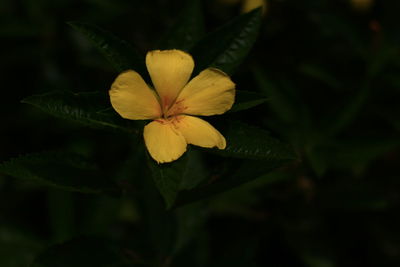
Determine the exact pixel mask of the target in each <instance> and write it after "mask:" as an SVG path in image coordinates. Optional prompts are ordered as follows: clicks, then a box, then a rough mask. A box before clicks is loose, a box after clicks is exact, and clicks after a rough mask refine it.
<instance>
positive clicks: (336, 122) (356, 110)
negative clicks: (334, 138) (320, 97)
mask: <svg viewBox="0 0 400 267" xmlns="http://www.w3.org/2000/svg"><path fill="white" fill-rule="evenodd" d="M370 83H371V81H370V80H366V81H364V82H363V84H362V85H361V86H360V88H359V89H358V92H356V93H355V94H354V95H353V96H351V97H349V99H348V100H347V103H346V104H345V105H344V106H343V107H342V108H341V109H340V110H339V111H338V112H336V113H335V114H333V115H332V116H331V118H327V119H326V120H325V121H326V122H327V123H326V124H325V125H324V127H325V128H326V131H327V133H328V134H330V135H336V134H337V133H339V132H340V131H342V130H343V129H345V128H346V127H347V126H348V125H350V124H351V123H352V122H353V121H354V120H355V119H356V118H357V116H359V115H360V112H361V111H362V108H363V107H364V105H365V104H366V103H367V100H368V97H369V96H370V94H371V90H372V88H371V84H370Z"/></svg>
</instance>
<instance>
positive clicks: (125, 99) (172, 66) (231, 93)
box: [109, 49, 235, 163]
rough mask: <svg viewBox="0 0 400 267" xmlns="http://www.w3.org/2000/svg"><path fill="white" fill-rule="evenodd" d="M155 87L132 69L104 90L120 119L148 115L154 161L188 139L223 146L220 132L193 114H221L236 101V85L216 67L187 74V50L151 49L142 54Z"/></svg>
mask: <svg viewBox="0 0 400 267" xmlns="http://www.w3.org/2000/svg"><path fill="white" fill-rule="evenodd" d="M146 66H147V70H148V72H149V74H150V78H151V81H152V83H153V86H154V89H152V88H150V87H149V85H147V84H146V82H145V81H144V80H143V78H142V77H141V76H140V75H139V74H138V73H137V72H135V71H133V70H128V71H125V72H123V73H121V74H120V75H119V76H118V77H117V78H116V79H115V81H114V83H113V84H112V86H111V89H110V91H109V94H110V100H111V104H112V106H113V108H114V109H115V110H116V111H117V112H118V114H119V115H121V116H122V117H123V118H125V119H130V120H153V121H152V122H150V123H149V124H147V125H146V126H145V127H144V131H143V136H144V141H145V145H146V147H147V150H148V151H149V153H150V155H151V157H152V158H153V159H154V160H156V161H157V162H158V163H165V162H171V161H174V160H176V159H178V158H179V157H180V156H182V154H183V153H185V151H186V149H187V145H188V144H192V145H196V146H201V147H206V148H212V147H217V148H219V149H225V147H226V141H225V138H224V136H222V135H221V133H220V132H219V131H218V130H216V129H215V128H214V127H213V126H212V125H211V124H209V123H208V122H206V121H205V120H203V119H200V118H198V117H195V116H193V115H198V116H211V115H218V114H222V113H225V112H226V111H228V110H229V109H230V108H231V107H232V105H233V103H234V101H235V84H234V83H233V82H232V80H231V79H230V77H229V76H228V75H227V74H225V73H224V72H222V71H221V70H218V69H215V68H207V69H205V70H203V71H202V72H200V73H199V74H198V75H197V76H196V77H194V78H193V79H191V80H190V81H189V79H190V77H191V74H192V71H193V69H194V61H193V59H192V57H191V55H189V54H187V53H185V52H183V51H180V50H175V49H174V50H155V51H150V52H148V53H147V55H146Z"/></svg>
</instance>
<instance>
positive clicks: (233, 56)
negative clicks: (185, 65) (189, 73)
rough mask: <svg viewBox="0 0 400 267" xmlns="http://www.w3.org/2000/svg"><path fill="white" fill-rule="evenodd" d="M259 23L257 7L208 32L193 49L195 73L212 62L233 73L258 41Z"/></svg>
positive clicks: (216, 66)
mask: <svg viewBox="0 0 400 267" xmlns="http://www.w3.org/2000/svg"><path fill="white" fill-rule="evenodd" d="M260 24H261V9H260V8H258V9H256V10H253V11H251V12H249V13H246V14H243V15H241V16H239V17H237V18H235V19H234V20H232V21H231V22H229V23H227V24H225V25H224V26H222V27H221V28H219V29H217V30H215V31H214V32H211V33H210V34H208V35H207V36H206V37H205V38H204V39H202V40H201V41H200V42H198V43H197V44H196V45H195V46H194V47H193V49H192V50H191V53H192V55H193V57H194V59H195V62H196V69H195V71H194V73H197V72H199V71H201V70H203V69H205V68H207V67H210V66H211V67H215V68H218V69H220V70H222V71H224V72H226V73H227V74H232V73H233V72H234V71H235V70H236V68H237V67H238V66H239V65H240V64H241V63H242V62H243V60H244V59H245V57H246V56H247V54H248V53H249V51H250V49H251V47H252V46H253V44H254V42H255V41H256V38H257V35H258V31H259V27H260Z"/></svg>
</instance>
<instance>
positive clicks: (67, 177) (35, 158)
mask: <svg viewBox="0 0 400 267" xmlns="http://www.w3.org/2000/svg"><path fill="white" fill-rule="evenodd" d="M0 172H1V173H4V174H7V175H10V176H13V177H16V178H21V179H25V180H28V181H32V182H36V183H39V184H43V185H46V186H52V187H56V188H59V189H62V190H67V191H75V192H82V193H101V192H106V191H111V190H113V189H114V188H113V186H112V185H111V183H110V182H109V181H108V180H107V179H106V177H104V175H103V174H102V172H101V171H100V170H99V169H98V168H97V166H96V165H95V164H94V163H93V162H91V161H89V160H88V159H87V158H85V157H84V156H82V155H79V154H73V153H66V152H42V153H35V154H28V155H25V156H20V157H18V158H13V159H11V160H8V161H6V162H3V163H2V164H0Z"/></svg>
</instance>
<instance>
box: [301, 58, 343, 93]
mask: <svg viewBox="0 0 400 267" xmlns="http://www.w3.org/2000/svg"><path fill="white" fill-rule="evenodd" d="M299 71H300V72H302V73H303V74H305V75H307V76H309V77H311V78H314V79H316V80H319V81H321V82H323V83H325V84H327V85H329V86H330V87H332V88H340V87H342V84H341V83H340V81H338V80H337V79H336V78H335V77H334V76H332V75H331V74H330V73H328V72H327V71H326V70H324V69H323V68H322V66H316V65H312V64H303V65H301V66H300V68H299Z"/></svg>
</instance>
